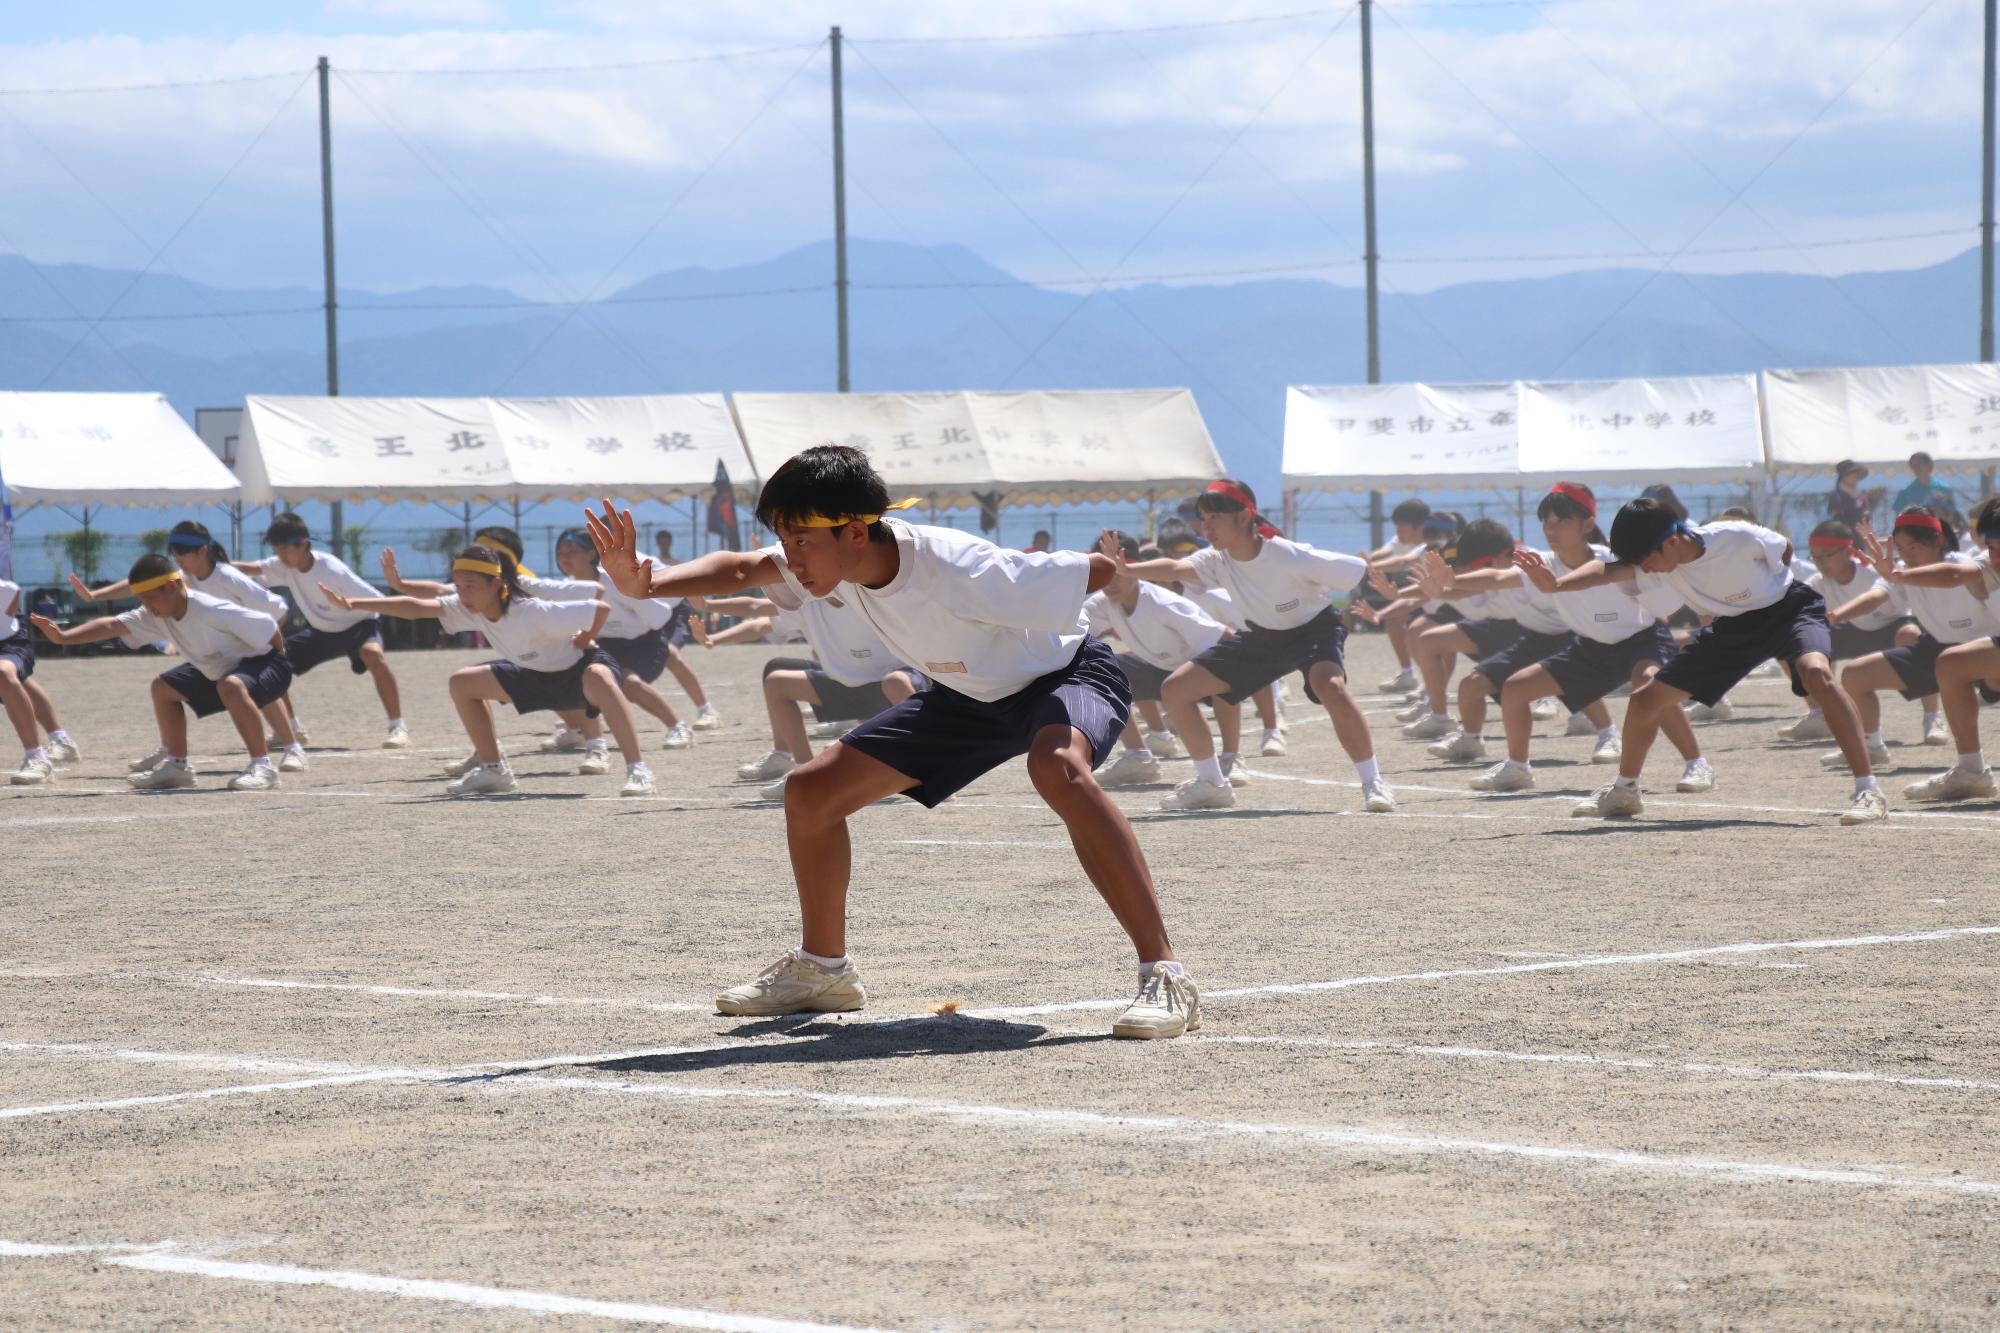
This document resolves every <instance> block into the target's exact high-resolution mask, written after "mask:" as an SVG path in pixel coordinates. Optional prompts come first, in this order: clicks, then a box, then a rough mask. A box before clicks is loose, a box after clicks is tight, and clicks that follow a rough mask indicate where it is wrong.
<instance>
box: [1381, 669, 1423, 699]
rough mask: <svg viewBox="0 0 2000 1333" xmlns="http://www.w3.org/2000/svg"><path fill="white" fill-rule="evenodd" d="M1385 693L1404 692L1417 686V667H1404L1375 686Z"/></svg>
mask: <svg viewBox="0 0 2000 1333" xmlns="http://www.w3.org/2000/svg"><path fill="white" fill-rule="evenodd" d="M1375 688H1376V689H1378V690H1380V691H1381V692H1382V693H1384V694H1403V693H1406V692H1408V691H1410V690H1414V689H1415V688H1417V669H1416V668H1415V667H1404V668H1403V669H1402V670H1401V671H1399V672H1397V673H1396V674H1395V675H1393V676H1391V677H1389V679H1387V680H1385V681H1383V682H1382V683H1381V684H1380V685H1377V686H1376V687H1375Z"/></svg>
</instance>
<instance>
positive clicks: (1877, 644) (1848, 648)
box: [1833, 620, 1916, 662]
mask: <svg viewBox="0 0 2000 1333" xmlns="http://www.w3.org/2000/svg"><path fill="white" fill-rule="evenodd" d="M1914 624H1916V622H1915V621H1914V620H1892V621H1890V622H1889V623H1888V624H1886V625H1878V626H1877V627H1876V628H1874V629H1862V628H1860V627H1859V626H1856V625H1835V626H1834V627H1833V660H1834V661H1836V662H1851V661H1853V660H1854V659H1855V658H1857V657H1866V656H1868V654H1870V653H1886V652H1888V651H1889V650H1890V649H1891V648H1894V647H1895V646H1896V631H1897V630H1900V629H1901V628H1903V626H1905V625H1914Z"/></svg>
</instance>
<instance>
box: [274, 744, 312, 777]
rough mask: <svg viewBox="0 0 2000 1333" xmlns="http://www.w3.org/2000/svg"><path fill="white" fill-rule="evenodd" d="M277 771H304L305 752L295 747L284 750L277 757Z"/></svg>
mask: <svg viewBox="0 0 2000 1333" xmlns="http://www.w3.org/2000/svg"><path fill="white" fill-rule="evenodd" d="M278 771H279V772H280V773H303V772H305V771H306V752H305V751H304V750H300V749H296V748H294V749H288V750H286V751H285V752H284V753H283V754H281V755H280V756H279V757H278Z"/></svg>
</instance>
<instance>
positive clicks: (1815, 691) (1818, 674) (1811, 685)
mask: <svg viewBox="0 0 2000 1333" xmlns="http://www.w3.org/2000/svg"><path fill="white" fill-rule="evenodd" d="M1793 670H1795V671H1796V672H1797V673H1798V677H1799V684H1800V685H1801V686H1802V687H1804V689H1805V692H1806V693H1807V694H1809V695H1811V696H1813V697H1814V698H1817V697H1819V696H1820V695H1822V694H1829V693H1831V692H1832V691H1833V689H1834V678H1833V665H1832V663H1830V662H1828V661H1827V660H1826V659H1825V658H1823V657H1822V658H1818V659H1816V660H1814V661H1811V662H1801V663H1799V664H1798V665H1797V666H1796V667H1794V668H1793ZM1853 674H1854V668H1853V667H1849V668H1847V670H1845V671H1843V672H1841V673H1840V679H1841V683H1842V684H1844V685H1845V686H1847V688H1848V689H1850V690H1851V689H1854V688H1855V685H1854V682H1853V681H1851V680H1849V679H1848V677H1850V676H1852V675H1853ZM1862 688H1863V689H1864V690H1865V689H1866V687H1865V686H1864V687H1862Z"/></svg>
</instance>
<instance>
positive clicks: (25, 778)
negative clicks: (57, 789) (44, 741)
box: [7, 746, 56, 787]
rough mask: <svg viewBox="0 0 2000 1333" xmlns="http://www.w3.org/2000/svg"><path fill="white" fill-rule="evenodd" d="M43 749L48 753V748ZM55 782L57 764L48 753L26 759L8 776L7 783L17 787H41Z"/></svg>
mask: <svg viewBox="0 0 2000 1333" xmlns="http://www.w3.org/2000/svg"><path fill="white" fill-rule="evenodd" d="M43 749H44V751H46V750H47V747H46V746H44V747H43ZM55 780H56V763H55V760H53V759H51V758H49V757H48V755H47V753H42V754H38V755H36V756H35V757H34V758H33V759H28V758H25V757H24V758H23V759H22V760H21V766H20V767H19V768H17V769H15V770H14V771H13V772H12V773H9V774H8V775H7V781H8V782H9V783H11V784H12V785H14V786H16V787H39V786H41V785H42V784H43V783H45V782H54V781H55Z"/></svg>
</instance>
